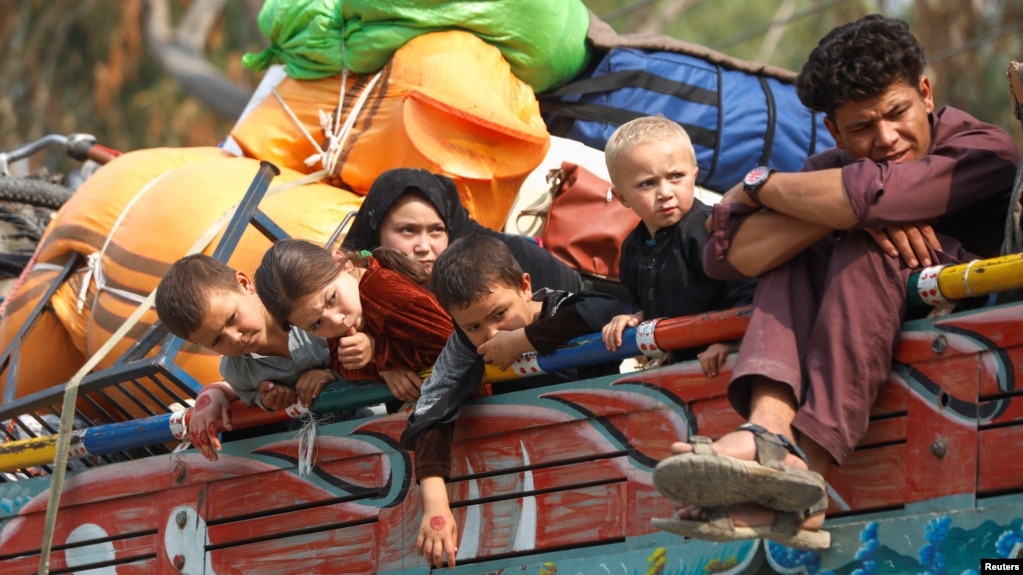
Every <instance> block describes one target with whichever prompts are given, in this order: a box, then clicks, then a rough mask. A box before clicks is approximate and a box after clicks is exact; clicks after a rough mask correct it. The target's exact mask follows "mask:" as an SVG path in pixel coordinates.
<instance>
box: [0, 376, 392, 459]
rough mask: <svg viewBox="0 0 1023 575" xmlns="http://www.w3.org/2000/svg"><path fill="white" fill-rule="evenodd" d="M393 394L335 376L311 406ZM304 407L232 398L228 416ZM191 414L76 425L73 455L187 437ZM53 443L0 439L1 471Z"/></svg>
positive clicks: (268, 415) (40, 455) (270, 418)
mask: <svg viewBox="0 0 1023 575" xmlns="http://www.w3.org/2000/svg"><path fill="white" fill-rule="evenodd" d="M391 399H394V396H393V395H391V392H390V390H389V389H388V388H387V386H386V385H378V384H375V383H350V382H347V381H339V382H335V383H333V384H331V385H328V386H327V387H325V388H324V389H323V391H321V392H320V397H319V398H318V399H317V400H316V403H315V405H314V406H313V407H314V409H313V411H314V412H315V413H327V412H331V411H340V410H344V409H352V408H355V407H363V406H367V405H375V404H378V403H383V402H384V401H389V400H391ZM308 412H309V410H307V409H306V408H303V407H301V406H298V405H295V406H292V407H289V408H287V409H281V410H278V411H265V410H263V409H261V408H259V407H255V406H249V405H247V404H244V403H242V402H235V403H234V404H232V406H231V422H232V425H233V427H234V428H235V429H244V428H248V427H255V426H257V425H263V424H266V423H273V422H277V421H285V420H287V419H290V418H297V417H301V416H302V415H303V414H304V413H308ZM190 415H191V411H190V410H185V411H179V412H175V413H168V414H163V415H155V416H153V417H147V418H145V419H137V420H134V421H126V422H122V423H111V424H107V425H97V426H96V427H89V428H86V429H81V430H76V431H75V432H74V436H73V437H72V438H71V459H79V458H82V457H89V456H93V455H106V454H109V453H116V452H118V451H125V450H129V449H138V448H141V447H146V446H149V445H158V444H161V443H171V442H175V441H180V440H182V439H184V438H185V435H186V429H187V421H188V419H187V418H188V417H189V416H190ZM221 431H223V430H221ZM56 446H57V436H56V435H47V436H43V437H36V438H32V439H23V440H19V441H9V442H7V443H0V471H15V470H17V469H24V468H28V467H36V466H40V465H49V464H52V463H53V460H54V457H55V455H56Z"/></svg>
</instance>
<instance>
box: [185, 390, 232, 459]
mask: <svg viewBox="0 0 1023 575" xmlns="http://www.w3.org/2000/svg"><path fill="white" fill-rule="evenodd" d="M218 423H220V424H221V426H222V427H223V428H224V429H228V430H229V429H231V405H230V402H229V401H228V399H227V396H226V395H225V394H224V392H223V390H221V389H220V388H219V387H216V386H215V385H214V386H210V387H207V388H206V389H203V390H202V391H201V392H199V396H198V397H196V398H195V405H194V406H193V407H192V413H191V415H190V416H189V418H188V440H189V441H190V442H192V445H194V446H195V448H196V449H198V450H199V453H201V454H202V456H203V457H205V458H206V459H209V460H210V461H216V460H217V452H218V451H220V439H219V438H218V437H217V434H218V433H220V430H219V429H218V426H217V424H218Z"/></svg>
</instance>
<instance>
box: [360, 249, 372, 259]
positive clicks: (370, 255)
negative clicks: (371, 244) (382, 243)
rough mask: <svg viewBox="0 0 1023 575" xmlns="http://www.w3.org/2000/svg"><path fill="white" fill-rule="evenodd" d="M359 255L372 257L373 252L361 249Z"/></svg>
mask: <svg viewBox="0 0 1023 575" xmlns="http://www.w3.org/2000/svg"><path fill="white" fill-rule="evenodd" d="M359 257H360V258H371V257H373V252H371V251H369V250H362V251H361V252H359Z"/></svg>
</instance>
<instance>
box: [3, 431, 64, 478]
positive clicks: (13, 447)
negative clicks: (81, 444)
mask: <svg viewBox="0 0 1023 575" xmlns="http://www.w3.org/2000/svg"><path fill="white" fill-rule="evenodd" d="M72 440H73V438H72ZM56 454H57V436H56V435H46V436H43V437H35V438H32V439H21V440H18V441H8V442H7V443H0V469H3V470H14V469H24V468H26V467H36V466H39V465H51V464H52V463H53V460H54V459H55V456H56Z"/></svg>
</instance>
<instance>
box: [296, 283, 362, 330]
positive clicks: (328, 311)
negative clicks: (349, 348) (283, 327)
mask: <svg viewBox="0 0 1023 575" xmlns="http://www.w3.org/2000/svg"><path fill="white" fill-rule="evenodd" d="M338 269H339V270H340V268H338ZM288 322H289V323H291V324H292V325H294V326H297V327H299V328H300V329H304V330H306V331H307V332H309V333H311V334H313V335H318V336H320V337H323V338H332V337H340V336H343V335H351V334H353V333H355V332H356V331H358V330H359V328H361V327H362V301H361V300H359V280H357V279H355V278H354V277H352V275H351V274H349V273H348V272H345V271H339V272H338V274H337V277H335V278H334V281H332V282H330V283H329V284H327V285H326V286H325V287H324V288H323V289H321V290H319V291H315V292H313V293H311V294H308V295H305V296H303V297H300V298H299V299H298V300H297V301H296V302H295V305H294V307H293V309H292V310H291V315H289V316H288Z"/></svg>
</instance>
